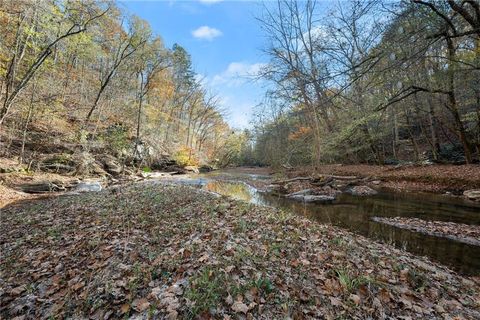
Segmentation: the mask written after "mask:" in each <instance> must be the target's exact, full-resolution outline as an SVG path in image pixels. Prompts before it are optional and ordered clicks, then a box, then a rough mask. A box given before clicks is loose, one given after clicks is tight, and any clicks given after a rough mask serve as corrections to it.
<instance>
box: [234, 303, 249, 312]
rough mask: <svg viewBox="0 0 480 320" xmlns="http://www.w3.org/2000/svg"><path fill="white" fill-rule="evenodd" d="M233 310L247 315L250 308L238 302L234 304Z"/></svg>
mask: <svg viewBox="0 0 480 320" xmlns="http://www.w3.org/2000/svg"><path fill="white" fill-rule="evenodd" d="M231 308H232V310H233V311H235V312H241V313H245V314H246V313H247V312H248V306H247V305H246V304H244V303H243V302H240V301H236V302H235V303H234V304H232V307H231Z"/></svg>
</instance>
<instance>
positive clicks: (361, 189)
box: [346, 186, 378, 196]
mask: <svg viewBox="0 0 480 320" xmlns="http://www.w3.org/2000/svg"><path fill="white" fill-rule="evenodd" d="M346 192H347V193H350V194H351V195H354V196H373V195H376V194H378V191H376V190H374V189H372V188H370V187H369V186H354V187H352V188H350V189H349V190H347V191H346Z"/></svg>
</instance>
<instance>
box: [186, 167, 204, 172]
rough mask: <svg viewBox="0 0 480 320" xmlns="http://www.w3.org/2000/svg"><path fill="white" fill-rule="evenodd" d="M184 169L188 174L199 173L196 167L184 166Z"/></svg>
mask: <svg viewBox="0 0 480 320" xmlns="http://www.w3.org/2000/svg"><path fill="white" fill-rule="evenodd" d="M184 169H185V170H187V171H188V172H193V173H200V171H199V170H198V167H197V166H186V167H185V168H184Z"/></svg>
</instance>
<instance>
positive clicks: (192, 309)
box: [185, 267, 226, 318]
mask: <svg viewBox="0 0 480 320" xmlns="http://www.w3.org/2000/svg"><path fill="white" fill-rule="evenodd" d="M225 284H226V281H225V276H224V275H223V273H222V272H220V271H219V270H215V269H212V268H209V267H207V268H205V269H203V270H202V271H201V272H200V274H198V275H196V276H194V277H193V279H192V282H191V286H190V287H189V288H188V289H187V291H186V292H185V297H186V298H187V299H189V300H190V301H192V302H193V304H192V305H191V306H189V316H190V317H191V318H195V317H196V316H197V315H199V314H201V313H203V312H206V311H208V310H210V309H211V308H213V307H215V306H217V305H218V304H219V303H220V299H221V297H222V296H224V295H225V289H224V288H225V287H226V286H225Z"/></svg>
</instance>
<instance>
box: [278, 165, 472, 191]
mask: <svg viewBox="0 0 480 320" xmlns="http://www.w3.org/2000/svg"><path fill="white" fill-rule="evenodd" d="M279 173H283V174H285V175H286V176H287V177H289V178H293V177H297V176H311V175H315V174H330V175H340V176H357V177H361V178H370V180H372V181H378V183H379V186H381V187H385V188H388V189H392V190H400V191H408V192H432V193H447V192H448V193H453V194H458V195H461V194H463V192H464V191H466V190H470V189H480V165H478V164H472V165H425V166H414V165H404V166H378V165H321V166H317V167H300V168H294V169H292V170H280V171H279Z"/></svg>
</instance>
